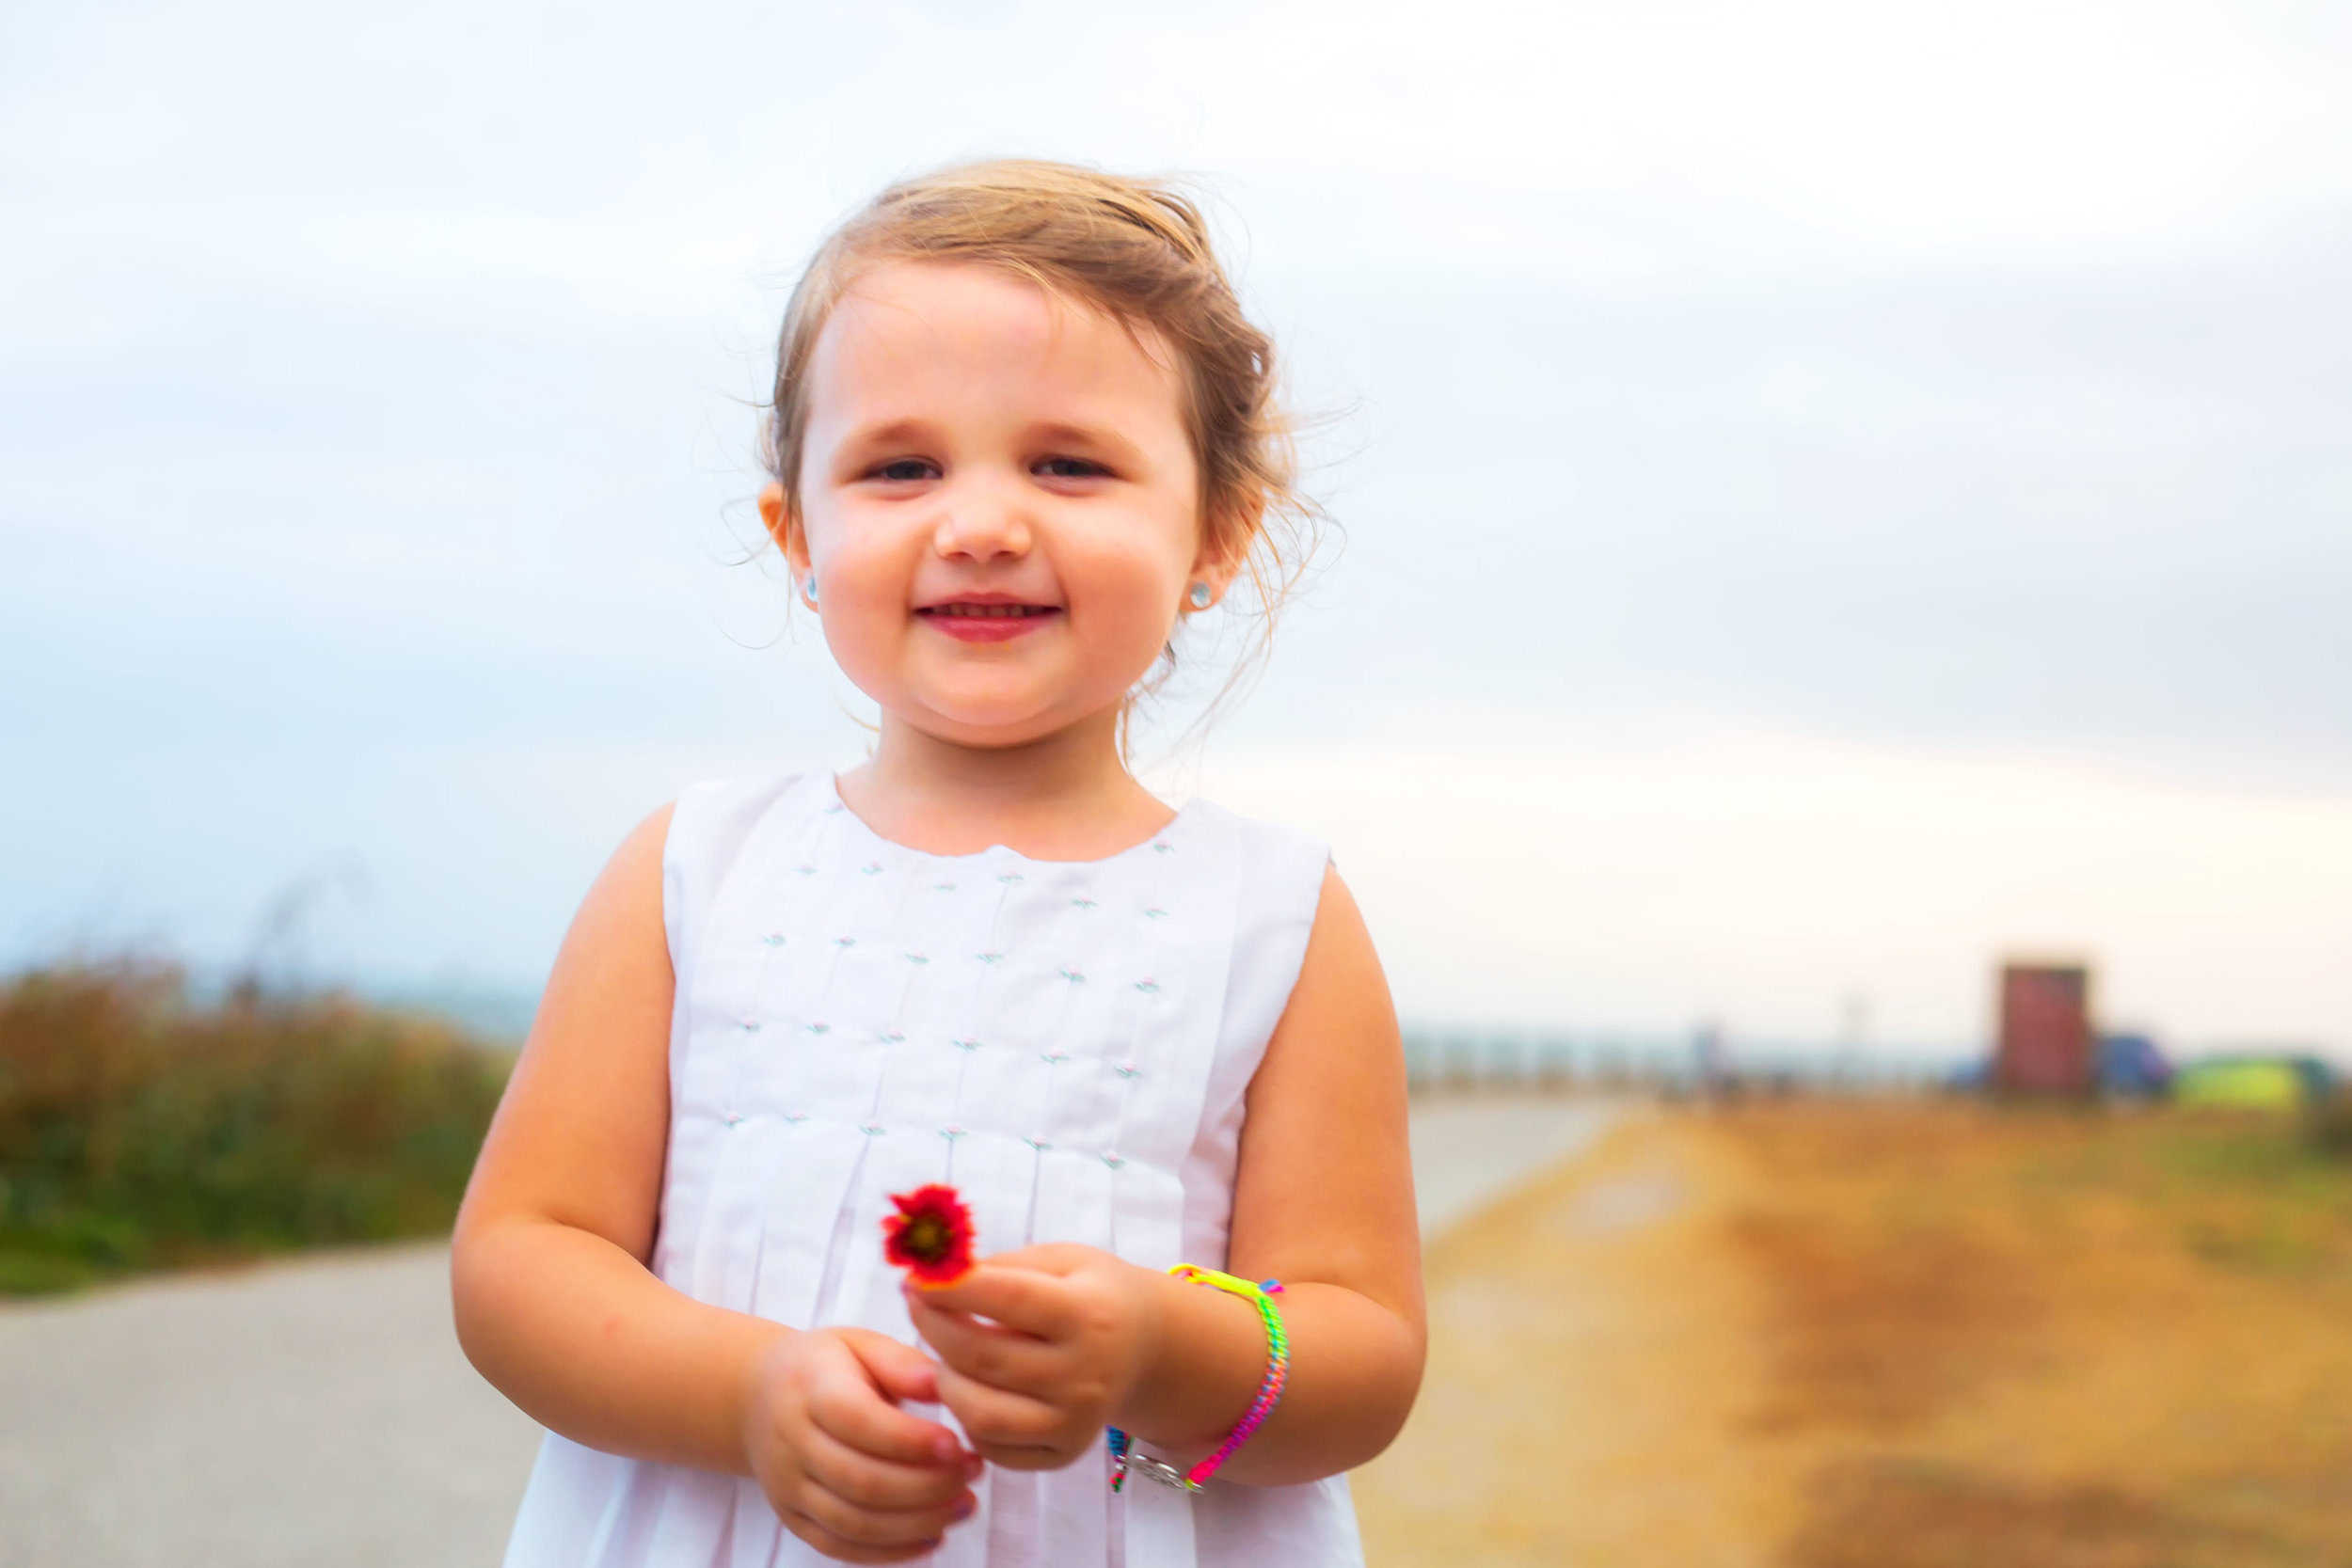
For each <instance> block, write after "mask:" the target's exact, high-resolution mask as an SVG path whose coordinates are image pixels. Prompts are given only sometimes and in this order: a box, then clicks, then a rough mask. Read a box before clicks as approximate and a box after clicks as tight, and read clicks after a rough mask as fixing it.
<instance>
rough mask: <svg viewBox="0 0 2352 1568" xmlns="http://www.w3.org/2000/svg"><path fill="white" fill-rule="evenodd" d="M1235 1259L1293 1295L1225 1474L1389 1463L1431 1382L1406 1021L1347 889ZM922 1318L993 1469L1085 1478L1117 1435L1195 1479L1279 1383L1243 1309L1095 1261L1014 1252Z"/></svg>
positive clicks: (1287, 1296)
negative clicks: (1265, 1405)
mask: <svg viewBox="0 0 2352 1568" xmlns="http://www.w3.org/2000/svg"><path fill="white" fill-rule="evenodd" d="M1230 1250H1231V1254H1232V1262H1231V1268H1232V1272H1233V1273H1235V1274H1238V1275H1245V1276H1247V1277H1248V1278H1251V1279H1266V1278H1279V1279H1280V1280H1281V1281H1282V1283H1283V1290H1282V1293H1281V1295H1279V1297H1277V1298H1276V1299H1277V1301H1278V1303H1279V1306H1280V1308H1281V1312H1282V1316H1283V1320H1284V1323H1285V1326H1286V1328H1287V1329H1288V1331H1289V1335H1290V1342H1291V1374H1290V1382H1289V1385H1288V1386H1287V1387H1286V1388H1285V1389H1284V1391H1283V1394H1282V1399H1281V1403H1280V1404H1279V1406H1277V1407H1276V1410H1275V1412H1274V1415H1273V1416H1272V1417H1271V1418H1269V1419H1268V1420H1267V1421H1266V1423H1265V1424H1264V1425H1263V1427H1261V1428H1260V1429H1259V1431H1258V1433H1257V1434H1256V1435H1255V1436H1253V1437H1252V1438H1251V1439H1250V1440H1249V1442H1248V1444H1247V1445H1246V1446H1244V1447H1243V1448H1242V1449H1241V1450H1240V1451H1239V1452H1238V1453H1236V1454H1235V1455H1234V1456H1233V1457H1232V1460H1231V1461H1229V1462H1228V1463H1227V1464H1226V1465H1225V1466H1224V1468H1222V1469H1221V1470H1219V1471H1218V1472H1217V1473H1218V1475H1219V1476H1220V1477H1223V1478H1226V1479H1229V1480H1232V1481H1245V1482H1248V1483H1252V1484H1256V1485H1268V1486H1271V1485H1286V1484H1290V1483H1292V1482H1296V1481H1312V1480H1315V1479H1318V1478H1320V1477H1323V1476H1327V1475H1333V1474H1336V1473H1338V1472H1340V1471H1342V1470H1345V1469H1350V1468H1352V1467H1354V1466H1355V1465H1360V1464H1362V1463H1363V1462H1364V1461H1366V1460H1368V1459H1370V1458H1372V1457H1373V1456H1374V1455H1375V1454H1377V1453H1378V1452H1380V1450H1381V1449H1385V1448H1387V1447H1388V1445H1389V1443H1390V1441H1391V1439H1392V1438H1393V1437H1394V1436H1395V1435H1396V1433H1397V1430H1398V1429H1399V1428H1400V1427H1402V1426H1403V1425H1404V1423H1405V1417H1406V1413H1407V1412H1408V1411H1410V1410H1411V1408H1412V1403H1413V1395H1414V1393H1415V1391H1416V1390H1417V1389H1418V1388H1419V1386H1420V1383H1421V1370H1422V1347H1423V1341H1424V1331H1423V1325H1422V1291H1421V1240H1420V1231H1419V1227H1418V1226H1417V1224H1416V1221H1415V1217H1414V1210H1413V1186H1412V1167H1411V1162H1410V1159H1409V1157H1408V1152H1407V1147H1406V1120H1405V1063H1404V1052H1403V1048H1402V1046H1401V1044H1400V1042H1399V1040H1398V1037H1397V1028H1396V1017H1395V1013H1394V1011H1393V1009H1392V1008H1391V1006H1390V1003H1389V992H1388V983H1387V981H1386V980H1385V979H1384V978H1383V976H1382V975H1381V973H1380V963H1379V959H1378V958H1377V956H1376V955H1375V953H1374V952H1373V948H1372V939H1371V937H1370V935H1369V934H1368V933H1367V932H1366V931H1365V929H1364V924H1363V918H1362V916H1361V915H1360V914H1359V912H1358V911H1357V908H1356V902H1355V900H1354V899H1353V898H1352V897H1350V896H1349V895H1348V892H1347V888H1346V886H1345V885H1344V884H1343V882H1341V880H1340V879H1339V877H1338V874H1337V873H1335V872H1334V873H1327V875H1326V877H1325V880H1324V887H1323V898H1322V903H1321V906H1320V908H1319V909H1318V911H1317V912H1316V916H1315V926H1314V931H1313V934H1312V935H1311V937H1310V938H1309V940H1308V944H1307V957H1306V960H1305V963H1304V965H1303V966H1302V967H1301V969H1300V972H1299V976H1298V983H1297V985H1296V986H1295V988H1294V989H1293V990H1292V992H1291V1000H1290V1005H1289V1006H1288V1007H1287V1008H1286V1009H1285V1010H1284V1012H1283V1014H1282V1020H1281V1022H1280V1023H1279V1025H1278V1026H1277V1027H1276V1029H1275V1032H1274V1037H1273V1039H1272V1041H1271V1042H1270V1043H1269V1044H1268V1045H1267V1047H1266V1053H1265V1059H1264V1061H1263V1063H1262V1064H1261V1066H1260V1067H1259V1069H1258V1074H1257V1077H1256V1078H1255V1080H1254V1081H1253V1082H1252V1083H1251V1085H1250V1088H1249V1106H1248V1120H1247V1121H1246V1122H1245V1123H1244V1126H1243V1131H1242V1142H1241V1160H1240V1166H1239V1171H1238V1175H1237V1179H1236V1182H1235V1187H1234V1195H1233V1224H1232V1245H1231V1249H1230ZM909 1307H910V1309H911V1310H912V1311H913V1312H914V1319H915V1324H916V1326H917V1328H919V1329H920V1330H921V1331H922V1334H923V1337H924V1338H926V1339H928V1340H930V1343H931V1344H932V1345H933V1347H934V1348H936V1349H937V1350H938V1351H939V1352H940V1354H941V1357H942V1359H943V1361H944V1362H945V1363H946V1368H945V1370H943V1371H942V1372H941V1374H940V1386H941V1389H942V1392H943V1394H944V1395H945V1397H946V1401H947V1403H948V1407H949V1408H950V1409H952V1410H954V1411H955V1412H956V1414H957V1416H958V1417H959V1418H961V1420H962V1422H963V1424H964V1428H965V1430H966V1431H967V1432H968V1433H971V1434H972V1436H973V1438H974V1440H975V1441H976V1442H977V1444H978V1446H979V1448H980V1451H981V1452H982V1453H984V1454H986V1455H987V1456H988V1457H989V1458H990V1459H991V1460H993V1461H994V1462H996V1463H998V1464H1004V1465H1014V1466H1018V1467H1022V1468H1043V1467H1047V1466H1051V1465H1065V1464H1069V1463H1071V1462H1072V1461H1073V1459H1075V1458H1077V1457H1078V1455H1079V1453H1080V1452H1081V1451H1083V1449H1085V1448H1087V1447H1089V1446H1091V1445H1092V1444H1093V1443H1095V1442H1097V1441H1099V1437H1098V1435H1097V1434H1098V1433H1099V1432H1100V1429H1101V1426H1102V1424H1103V1421H1104V1419H1108V1420H1109V1421H1110V1422H1111V1424H1113V1425H1116V1426H1120V1427H1123V1428H1125V1429H1126V1430H1127V1431H1128V1432H1130V1433H1134V1434H1135V1435H1136V1436H1137V1437H1138V1438H1141V1439H1143V1440H1145V1441H1146V1442H1149V1443H1150V1444H1151V1445H1152V1447H1153V1448H1155V1449H1158V1450H1160V1451H1161V1452H1163V1453H1164V1454H1167V1455H1168V1456H1169V1457H1171V1458H1176V1459H1181V1460H1184V1461H1185V1462H1189V1461H1191V1460H1193V1459H1196V1458H1198V1457H1200V1456H1201V1455H1203V1454H1206V1453H1208V1452H1210V1451H1211V1450H1212V1449H1215V1448H1216V1446H1217V1445H1218V1444H1219V1443H1220V1442H1221V1441H1222V1440H1223V1439H1224V1436H1225V1434H1226V1433H1227V1432H1229V1431H1230V1430H1231V1429H1232V1426H1233V1425H1234V1423H1235V1422H1236V1421H1237V1420H1238V1419H1239V1418H1240V1417H1241V1415H1242V1413H1243V1412H1244V1411H1245V1410H1246V1409H1247V1408H1248V1404H1249V1402H1250V1400H1251V1398H1252V1396H1253V1395H1254V1394H1255V1393H1256V1392H1257V1388H1258V1384H1259V1380H1260V1379H1261V1378H1262V1377H1263V1374H1264V1371H1265V1366H1266V1340H1265V1330H1264V1327H1263V1325H1262V1324H1261V1323H1260V1322H1259V1319H1258V1315H1257V1313H1256V1311H1255V1310H1254V1309H1253V1308H1252V1307H1250V1306H1249V1305H1248V1303H1247V1302H1245V1301H1243V1300H1241V1299H1240V1298H1239V1297H1236V1296H1232V1295H1230V1294H1228V1293H1226V1292H1224V1291H1212V1290H1206V1289H1203V1288H1202V1287H1200V1286H1197V1285H1187V1284H1184V1283H1181V1282H1179V1281H1177V1280H1175V1279H1172V1278H1170V1277H1168V1275H1161V1274H1155V1273H1153V1272H1152V1271H1149V1270H1145V1269H1140V1268H1136V1267H1135V1266H1134V1265H1132V1264H1128V1263H1124V1262H1121V1261H1120V1260H1119V1259H1115V1258H1112V1257H1110V1256H1109V1255H1108V1254H1106V1253H1103V1252H1100V1251H1097V1250H1096V1249H1094V1248H1091V1247H1078V1246H1039V1247H1029V1248H1025V1249H1023V1250H1022V1251H1019V1252H1014V1253H1008V1254H1004V1255H1002V1256H1000V1257H998V1258H994V1259H989V1261H988V1263H986V1264H984V1265H982V1266H981V1267H980V1268H978V1269H977V1270H976V1271H974V1273H973V1274H972V1275H969V1276H968V1277H967V1281H966V1282H965V1283H963V1284H961V1285H958V1286H955V1287H953V1288H950V1289H947V1290H939V1291H911V1292H910V1300H909Z"/></svg>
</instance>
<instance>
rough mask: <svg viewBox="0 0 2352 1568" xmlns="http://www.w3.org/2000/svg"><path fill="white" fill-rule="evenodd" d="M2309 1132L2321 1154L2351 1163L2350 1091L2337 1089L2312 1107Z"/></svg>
mask: <svg viewBox="0 0 2352 1568" xmlns="http://www.w3.org/2000/svg"><path fill="white" fill-rule="evenodd" d="M2311 1130H2312V1143H2313V1144H2314V1145H2315V1146H2317V1148H2318V1149H2319V1151H2320V1152H2321V1153H2322V1154H2325V1155H2328V1156H2330V1157H2331V1158H2334V1159H2338V1160H2344V1161H2352V1089H2339V1090H2337V1091H2336V1092H2335V1093H2334V1094H2331V1095H2329V1096H2328V1098H2327V1099H2325V1100H2322V1101H2320V1102H2319V1103H2318V1104H2317V1105H2316V1106H2314V1107H2312V1120H2311Z"/></svg>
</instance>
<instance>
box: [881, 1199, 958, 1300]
mask: <svg viewBox="0 0 2352 1568" xmlns="http://www.w3.org/2000/svg"><path fill="white" fill-rule="evenodd" d="M890 1201H891V1202H893V1203H895V1204H897V1205H898V1212H897V1213H895V1214H884V1215H883V1216H882V1256H883V1257H885V1258H887V1259H890V1260H891V1261H892V1262H894V1263H896V1264H898V1266H899V1267H900V1268H902V1269H904V1270H906V1271H907V1273H908V1274H910V1275H914V1280H915V1283H917V1284H918V1285H933V1286H939V1285H953V1284H954V1283H955V1282H956V1281H957V1280H959V1279H961V1278H962V1277H963V1276H964V1275H967V1274H969V1273H970V1272H971V1271H972V1211H971V1210H969V1209H967V1208H965V1207H964V1205H963V1199H962V1198H961V1196H958V1195H957V1192H956V1190H955V1189H954V1188H953V1187H950V1186H947V1185H946V1184H945V1183H943V1182H938V1181H934V1182H932V1183H931V1184H930V1185H929V1186H926V1187H917V1188H915V1189H914V1191H913V1192H911V1193H893V1194H891V1195H890Z"/></svg>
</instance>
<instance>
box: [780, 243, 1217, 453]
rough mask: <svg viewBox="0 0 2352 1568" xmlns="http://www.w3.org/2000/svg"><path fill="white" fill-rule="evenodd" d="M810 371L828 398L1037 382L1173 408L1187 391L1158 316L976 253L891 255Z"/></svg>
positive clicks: (834, 321) (846, 306) (848, 298)
mask: <svg viewBox="0 0 2352 1568" xmlns="http://www.w3.org/2000/svg"><path fill="white" fill-rule="evenodd" d="M809 370H810V373H811V381H812V387H811V390H812V391H813V392H815V393H816V394H817V401H818V403H819V404H822V403H824V402H826V401H829V400H830V399H832V398H837V397H847V398H849V399H850V401H853V402H866V401H867V400H868V399H870V398H871V397H873V396H875V395H877V394H895V395H897V396H903V395H905V394H906V393H909V392H912V391H915V390H918V389H921V388H927V387H933V388H941V389H946V388H963V389H965V390H967V391H970V390H977V388H980V387H982V386H985V387H987V388H990V389H991V390H992V391H993V392H994V393H998V394H1002V393H1004V392H1007V391H1010V390H1013V389H1015V388H1022V387H1026V388H1030V389H1032V390H1034V391H1038V392H1057V393H1060V394H1063V395H1083V396H1085V397H1087V398H1088V399H1089V401H1096V400H1108V401H1110V402H1113V403H1119V404H1136V405H1141V406H1139V407H1138V408H1137V411H1138V412H1140V411H1142V407H1152V408H1155V409H1161V410H1164V411H1166V412H1168V413H1169V414H1171V415H1173V414H1178V413H1179V400H1180V397H1181V385H1180V378H1179V376H1178V375H1177V373H1176V369H1175V363H1174V356H1172V355H1171V354H1170V353H1169V352H1168V348H1167V345H1166V342H1165V340H1163V339H1162V338H1161V337H1160V335H1159V334H1158V333H1157V332H1155V331H1153V330H1152V328H1151V327H1150V326H1149V325H1142V324H1136V323H1130V322H1126V321H1122V320H1120V319H1119V318H1117V317H1114V316H1112V315H1111V314H1110V313H1108V312H1107V311H1104V310H1101V309H1096V308H1095V307H1093V306H1092V305H1090V304H1089V303H1088V302H1087V301H1085V300H1083V299H1078V298H1073V297H1072V296H1070V295H1068V294H1067V293H1057V292H1049V291H1048V290H1046V289H1045V288H1044V287H1042V286H1041V285H1040V284H1038V283H1035V282H1033V281H1031V280H1029V279H1027V278H1025V277H1018V276H1016V275H1014V274H1012V273H1010V272H1008V271H1005V270H1003V269H1001V268H997V267H992V266H986V265H981V264H976V263H971V262H943V261H888V262H884V263H882V264H881V265H879V266H876V267H874V268H872V269H871V270H869V271H867V272H866V273H864V274H863V275H862V276H860V277H858V278H857V279H856V280H855V281H854V282H852V283H851V284H850V286H849V287H848V288H847V289H845V290H844V291H843V293H842V295H841V298H840V300H839V301H838V302H837V303H836V304H835V305H834V309H833V312H832V314H831V316H830V317H829V318H828V319H827V321H826V323H825V325H824V329H823V331H822V332H821V333H820V334H819V335H818V341H817V345H816V352H815V354H814V355H813V356H812V357H811V362H810V365H809ZM893 400H894V401H895V397H894V399H893Z"/></svg>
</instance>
